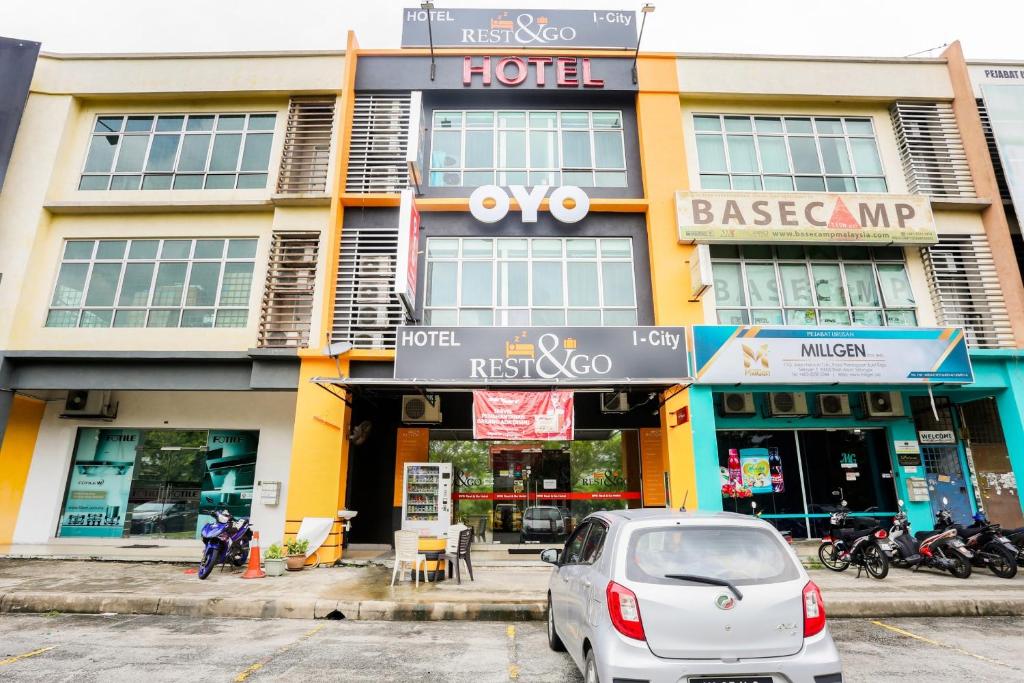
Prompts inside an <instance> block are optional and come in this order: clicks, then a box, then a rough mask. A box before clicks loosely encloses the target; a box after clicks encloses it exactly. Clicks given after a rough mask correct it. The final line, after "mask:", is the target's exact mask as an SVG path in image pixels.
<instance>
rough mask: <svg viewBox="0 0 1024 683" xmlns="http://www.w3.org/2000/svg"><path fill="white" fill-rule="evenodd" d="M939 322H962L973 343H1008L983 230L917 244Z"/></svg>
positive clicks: (954, 324)
mask: <svg viewBox="0 0 1024 683" xmlns="http://www.w3.org/2000/svg"><path fill="white" fill-rule="evenodd" d="M921 256H922V258H923V259H924V265H925V270H926V272H927V275H928V288H929V290H930V292H931V297H932V303H933V304H934V306H935V314H936V316H937V317H938V320H939V323H940V324H942V325H949V326H951V327H963V328H964V331H965V333H966V335H967V343H968V344H970V345H971V346H974V347H977V348H1005V347H1012V346H1013V331H1012V329H1011V327H1010V317H1009V314H1008V312H1007V310H1006V302H1005V301H1004V300H1003V295H1002V290H1001V289H1000V283H999V275H998V273H996V266H995V262H994V261H993V259H992V248H991V247H990V246H989V244H988V240H987V239H986V238H985V235H981V234H978V235H940V236H939V242H938V244H933V245H931V246H929V247H923V248H922V249H921Z"/></svg>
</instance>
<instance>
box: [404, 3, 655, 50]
mask: <svg viewBox="0 0 1024 683" xmlns="http://www.w3.org/2000/svg"><path fill="white" fill-rule="evenodd" d="M428 20H429V27H428ZM431 34H432V35H431ZM431 37H433V43H434V47H482V46H483V47H491V46H506V47H519V48H551V47H577V48H605V49H613V50H614V49H618V50H632V49H635V48H636V44H637V32H636V12H633V11H628V10H608V9H602V10H584V9H572V10H570V9H462V8H451V9H449V8H444V9H440V8H439V9H432V10H425V9H421V8H419V7H407V8H406V9H404V10H403V11H402V47H427V46H429V45H430V41H431Z"/></svg>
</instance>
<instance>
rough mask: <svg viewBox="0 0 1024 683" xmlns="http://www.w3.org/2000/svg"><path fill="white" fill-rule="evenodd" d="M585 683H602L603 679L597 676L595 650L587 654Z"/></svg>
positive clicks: (584, 669)
mask: <svg viewBox="0 0 1024 683" xmlns="http://www.w3.org/2000/svg"><path fill="white" fill-rule="evenodd" d="M583 681H584V683H601V679H600V678H599V677H598V675H597V658H596V657H594V650H593V648H591V649H590V650H589V651H588V652H587V661H586V664H584V666H583Z"/></svg>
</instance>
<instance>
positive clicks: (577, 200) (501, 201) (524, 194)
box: [469, 185, 590, 223]
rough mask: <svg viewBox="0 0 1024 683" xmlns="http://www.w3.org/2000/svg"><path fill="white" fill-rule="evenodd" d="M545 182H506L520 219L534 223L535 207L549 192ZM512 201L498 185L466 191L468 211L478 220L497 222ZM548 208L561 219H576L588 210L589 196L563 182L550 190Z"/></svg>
mask: <svg viewBox="0 0 1024 683" xmlns="http://www.w3.org/2000/svg"><path fill="white" fill-rule="evenodd" d="M548 189H549V186H548V185H536V186H534V187H532V188H529V189H527V188H526V187H524V186H522V185H509V186H508V190H509V192H511V193H512V196H513V197H515V199H516V201H517V202H518V203H519V210H520V211H521V212H522V221H523V223H536V222H537V210H538V209H540V204H541V201H543V199H544V196H545V195H546V194H547V193H548ZM510 205H511V201H510V198H509V196H508V192H505V190H503V189H501V188H500V187H498V186H497V185H481V186H480V187H478V188H476V189H475V190H473V193H472V194H471V195H469V211H470V213H472V214H473V218H476V219H477V220H478V221H480V222H481V223H497V222H498V221H500V220H502V219H503V218H505V216H507V215H508V211H509V207H510ZM548 211H550V212H551V215H552V216H553V217H554V218H555V219H556V220H558V221H561V222H562V223H578V222H579V221H581V220H583V218H584V217H585V216H586V215H587V213H588V212H589V211H590V197H588V196H587V193H586V192H584V191H583V190H581V189H580V188H578V187H576V186H575V185H562V186H561V187H556V188H555V189H554V190H552V191H551V197H550V198H549V201H548Z"/></svg>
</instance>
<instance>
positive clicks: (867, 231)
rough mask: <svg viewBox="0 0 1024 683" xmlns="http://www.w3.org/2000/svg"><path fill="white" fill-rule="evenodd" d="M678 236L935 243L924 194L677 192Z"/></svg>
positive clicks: (702, 239) (698, 239) (724, 240)
mask: <svg viewBox="0 0 1024 683" xmlns="http://www.w3.org/2000/svg"><path fill="white" fill-rule="evenodd" d="M676 220H677V223H678V227H679V241H680V242H683V243H686V244H689V243H692V242H702V243H728V242H747V243H750V242H800V243H807V242H854V243H858V244H887V245H888V244H905V245H914V244H935V243H936V242H938V235H937V234H936V231H935V219H934V217H933V216H932V209H931V204H930V203H929V201H928V198H927V197H925V196H923V195H893V194H851V193H829V192H786V193H778V194H771V193H767V192H682V191H680V192H676Z"/></svg>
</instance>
